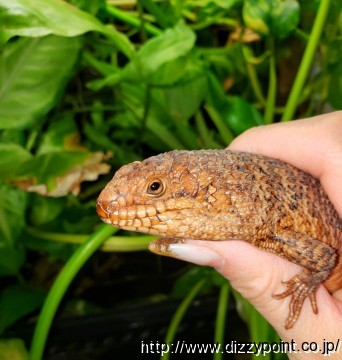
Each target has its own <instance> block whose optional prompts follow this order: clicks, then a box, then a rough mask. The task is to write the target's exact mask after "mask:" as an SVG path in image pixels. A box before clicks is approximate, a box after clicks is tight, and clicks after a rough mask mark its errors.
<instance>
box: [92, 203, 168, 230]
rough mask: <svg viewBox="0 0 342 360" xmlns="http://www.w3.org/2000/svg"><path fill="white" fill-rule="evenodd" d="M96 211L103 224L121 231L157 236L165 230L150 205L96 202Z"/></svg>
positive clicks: (155, 211) (164, 226)
mask: <svg viewBox="0 0 342 360" xmlns="http://www.w3.org/2000/svg"><path fill="white" fill-rule="evenodd" d="M96 211H97V213H98V215H99V217H100V218H101V220H102V221H103V222H105V223H106V224H109V225H113V226H117V227H119V228H121V229H123V230H128V231H137V232H143V233H150V234H154V235H159V234H161V233H162V232H163V231H165V230H166V225H164V224H162V221H161V219H160V218H159V217H158V215H157V210H156V209H155V208H154V207H153V206H151V205H130V206H122V205H120V204H119V202H118V201H111V202H98V203H97V206H96Z"/></svg>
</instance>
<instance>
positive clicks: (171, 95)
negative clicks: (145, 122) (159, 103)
mask: <svg viewBox="0 0 342 360" xmlns="http://www.w3.org/2000/svg"><path fill="white" fill-rule="evenodd" d="M207 91H208V87H207V78H206V77H205V76H199V77H198V78H196V79H194V80H193V81H191V82H188V83H186V84H182V85H179V86H175V87H172V88H166V89H165V90H164V94H165V103H166V105H167V108H168V110H169V112H170V113H171V114H172V115H173V116H174V117H175V118H179V119H182V118H183V119H189V118H190V117H191V116H193V115H194V114H195V113H196V112H197V111H198V109H199V107H200V105H201V103H202V102H203V100H204V98H205V96H206V94H207Z"/></svg>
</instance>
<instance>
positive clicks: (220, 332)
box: [214, 282, 230, 360]
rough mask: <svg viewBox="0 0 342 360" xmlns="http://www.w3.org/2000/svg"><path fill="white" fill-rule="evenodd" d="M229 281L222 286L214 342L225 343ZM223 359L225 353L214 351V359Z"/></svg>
mask: <svg viewBox="0 0 342 360" xmlns="http://www.w3.org/2000/svg"><path fill="white" fill-rule="evenodd" d="M229 290H230V288H229V283H228V282H226V283H225V284H223V285H222V286H221V290H220V296H219V303H218V307H217V313H216V321H215V335H214V343H215V344H216V343H219V344H223V343H224V328H225V325H226V314H227V309H228V302H229ZM221 359H223V353H222V352H217V353H214V360H221Z"/></svg>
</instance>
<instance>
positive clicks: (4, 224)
mask: <svg viewBox="0 0 342 360" xmlns="http://www.w3.org/2000/svg"><path fill="white" fill-rule="evenodd" d="M26 195H27V194H26V193H25V192H24V191H22V190H18V189H16V188H13V187H11V186H9V185H5V184H1V183H0V249H1V248H4V247H6V246H14V245H15V240H16V239H17V237H18V235H19V234H20V232H21V229H22V227H23V226H24V224H25V207H26Z"/></svg>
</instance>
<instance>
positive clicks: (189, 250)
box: [168, 244, 224, 268]
mask: <svg viewBox="0 0 342 360" xmlns="http://www.w3.org/2000/svg"><path fill="white" fill-rule="evenodd" d="M168 251H169V252H170V253H172V256H173V257H175V258H177V259H180V260H184V261H188V262H191V263H193V264H197V265H202V266H212V267H214V268H220V267H221V265H222V263H223V261H224V259H223V258H222V257H221V256H220V255H219V254H218V253H217V252H215V251H214V250H212V249H210V248H207V247H203V246H195V245H188V244H169V248H168Z"/></svg>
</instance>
